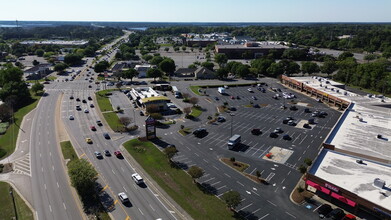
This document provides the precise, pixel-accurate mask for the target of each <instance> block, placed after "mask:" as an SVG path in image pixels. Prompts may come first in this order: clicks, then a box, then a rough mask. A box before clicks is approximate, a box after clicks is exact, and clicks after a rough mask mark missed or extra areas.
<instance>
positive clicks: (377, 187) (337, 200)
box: [282, 76, 391, 219]
mask: <svg viewBox="0 0 391 220" xmlns="http://www.w3.org/2000/svg"><path fill="white" fill-rule="evenodd" d="M282 83H284V84H285V85H287V86H289V87H291V88H294V89H297V90H299V91H301V92H303V93H306V94H307V95H309V96H312V97H314V98H316V99H318V100H319V101H323V102H325V103H327V104H329V105H331V106H335V107H338V108H339V109H341V110H344V112H343V114H342V115H341V117H340V118H339V120H338V122H337V124H336V125H335V126H334V128H333V129H332V130H331V131H330V133H329V135H328V137H327V138H326V140H325V142H324V143H323V147H324V148H323V149H322V150H321V151H320V152H319V155H318V156H317V158H316V159H315V161H314V162H313V165H312V166H311V168H310V169H309V171H308V173H307V174H306V177H305V183H306V189H307V190H308V191H311V192H314V193H316V194H317V195H318V196H320V197H322V198H324V199H326V200H328V201H330V202H332V203H334V204H335V205H338V206H340V207H342V208H344V209H345V210H347V211H349V212H351V213H354V214H356V215H358V216H364V217H366V218H368V217H367V216H373V217H374V218H376V219H391V143H390V140H391V136H390V134H391V115H390V110H389V109H390V106H391V105H390V103H391V100H390V99H389V98H386V97H384V96H382V95H377V96H373V95H370V94H368V95H367V96H361V95H358V94H355V93H352V92H350V91H346V90H344V89H343V87H344V86H343V85H342V84H340V83H336V82H333V81H332V80H329V79H325V78H322V77H291V78H290V77H287V76H283V77H282Z"/></svg>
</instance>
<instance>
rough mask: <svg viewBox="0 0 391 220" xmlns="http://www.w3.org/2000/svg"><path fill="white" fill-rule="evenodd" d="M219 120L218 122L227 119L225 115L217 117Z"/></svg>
mask: <svg viewBox="0 0 391 220" xmlns="http://www.w3.org/2000/svg"><path fill="white" fill-rule="evenodd" d="M217 121H218V122H225V121H226V119H225V117H223V116H219V117H217Z"/></svg>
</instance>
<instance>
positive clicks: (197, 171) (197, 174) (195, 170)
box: [187, 166, 204, 183]
mask: <svg viewBox="0 0 391 220" xmlns="http://www.w3.org/2000/svg"><path fill="white" fill-rule="evenodd" d="M187 173H188V174H189V175H190V176H191V178H192V179H193V182H194V183H195V181H196V179H198V178H201V177H202V176H203V175H204V170H202V169H201V168H200V167H197V166H191V167H190V168H189V170H188V171H187Z"/></svg>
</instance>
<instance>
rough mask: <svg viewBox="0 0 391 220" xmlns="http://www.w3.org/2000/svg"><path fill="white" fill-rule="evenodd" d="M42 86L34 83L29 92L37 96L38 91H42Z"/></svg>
mask: <svg viewBox="0 0 391 220" xmlns="http://www.w3.org/2000/svg"><path fill="white" fill-rule="evenodd" d="M43 88H44V86H43V85H42V84H41V83H38V82H37V83H35V84H34V85H33V86H31V92H33V93H34V94H37V93H38V92H39V91H43Z"/></svg>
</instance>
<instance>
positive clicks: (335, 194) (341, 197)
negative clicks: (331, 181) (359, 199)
mask: <svg viewBox="0 0 391 220" xmlns="http://www.w3.org/2000/svg"><path fill="white" fill-rule="evenodd" d="M331 197H334V198H336V199H338V200H339V201H341V202H343V203H346V204H348V205H350V206H352V207H354V206H356V203H355V202H353V201H352V200H350V199H347V198H345V197H343V196H341V195H338V194H337V193H333V192H332V193H331Z"/></svg>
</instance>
